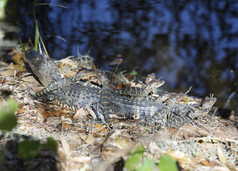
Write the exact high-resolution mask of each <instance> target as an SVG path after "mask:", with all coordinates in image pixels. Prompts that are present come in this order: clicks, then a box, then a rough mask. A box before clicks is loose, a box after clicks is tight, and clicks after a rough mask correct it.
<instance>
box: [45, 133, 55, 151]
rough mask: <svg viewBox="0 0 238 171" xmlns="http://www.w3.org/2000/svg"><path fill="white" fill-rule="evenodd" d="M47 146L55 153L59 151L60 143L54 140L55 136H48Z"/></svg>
mask: <svg viewBox="0 0 238 171" xmlns="http://www.w3.org/2000/svg"><path fill="white" fill-rule="evenodd" d="M46 146H47V147H48V148H49V149H50V150H51V151H53V152H54V153H56V152H57V148H58V143H57V141H55V140H54V138H52V137H48V138H47V143H46Z"/></svg>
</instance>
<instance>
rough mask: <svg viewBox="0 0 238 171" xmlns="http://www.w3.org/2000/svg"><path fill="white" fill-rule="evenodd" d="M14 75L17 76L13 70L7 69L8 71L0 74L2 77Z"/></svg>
mask: <svg viewBox="0 0 238 171" xmlns="http://www.w3.org/2000/svg"><path fill="white" fill-rule="evenodd" d="M16 74H17V72H16V70H14V69H8V70H5V71H1V72H0V75H2V76H4V77H10V76H14V75H16Z"/></svg>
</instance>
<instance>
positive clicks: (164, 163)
mask: <svg viewBox="0 0 238 171" xmlns="http://www.w3.org/2000/svg"><path fill="white" fill-rule="evenodd" d="M159 170H160V171H168V170H169V171H178V166H177V163H176V160H174V159H173V158H172V157H170V156H168V155H163V156H162V157H160V162H159Z"/></svg>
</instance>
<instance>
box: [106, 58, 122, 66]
mask: <svg viewBox="0 0 238 171" xmlns="http://www.w3.org/2000/svg"><path fill="white" fill-rule="evenodd" d="M122 61H123V59H122V58H116V59H114V60H113V61H111V62H109V65H120V64H121V63H122Z"/></svg>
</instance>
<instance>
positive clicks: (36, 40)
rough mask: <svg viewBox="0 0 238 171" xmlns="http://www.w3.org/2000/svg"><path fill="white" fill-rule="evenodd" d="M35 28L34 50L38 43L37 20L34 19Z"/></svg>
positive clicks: (36, 48)
mask: <svg viewBox="0 0 238 171" xmlns="http://www.w3.org/2000/svg"><path fill="white" fill-rule="evenodd" d="M35 23H36V28H35V51H36V52H37V50H38V43H39V29H38V22H37V20H35Z"/></svg>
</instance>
